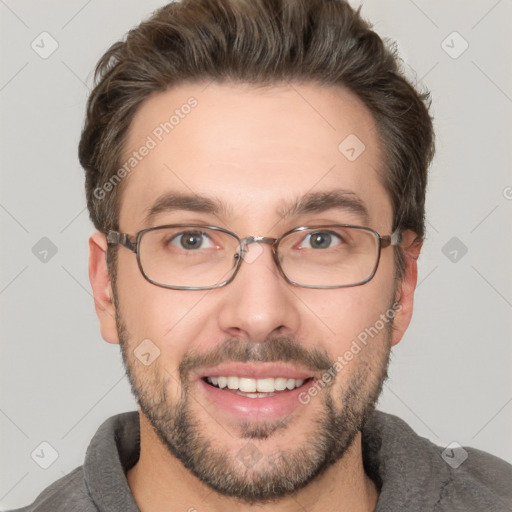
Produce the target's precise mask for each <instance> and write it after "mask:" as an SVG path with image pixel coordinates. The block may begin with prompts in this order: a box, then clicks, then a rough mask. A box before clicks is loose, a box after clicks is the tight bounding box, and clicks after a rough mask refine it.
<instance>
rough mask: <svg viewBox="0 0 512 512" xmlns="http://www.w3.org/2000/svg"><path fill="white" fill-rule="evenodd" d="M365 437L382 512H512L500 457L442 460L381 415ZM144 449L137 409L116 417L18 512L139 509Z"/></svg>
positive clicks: (511, 491)
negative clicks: (137, 486) (136, 492)
mask: <svg viewBox="0 0 512 512" xmlns="http://www.w3.org/2000/svg"><path fill="white" fill-rule="evenodd" d="M362 439H363V460H364V465H365V469H366V471H367V473H368V474H369V476H370V477H371V478H372V479H373V480H374V481H375V483H376V484H377V486H378V488H379V490H380V495H379V500H378V503H377V508H376V509H375V512H416V511H418V512H420V511H421V512H441V511H443V512H445V511H446V512H448V511H449V512H458V511H461V512H473V511H475V512H476V511H479V512H507V511H512V466H511V465H510V464H508V463H506V462H505V461H503V460H501V459H499V458H497V457H494V456H493V455H490V454H487V453H484V452H481V451H480V450H475V449H473V448H465V450H466V451H465V452H464V450H462V449H460V448H456V449H454V450H447V451H444V455H443V456H442V453H443V448H440V447H438V446H436V445H434V444H433V443H431V442H430V441H429V440H427V439H425V438H422V437H420V436H418V435H416V434H415V433H414V432H413V430H411V428H410V427H409V426H408V425H407V424H406V423H405V422H403V421H402V420H401V419H399V418H397V417H396V416H392V415H390V414H385V413H382V412H379V411H375V412H374V414H373V416H372V417H371V418H370V420H369V421H368V422H367V424H366V425H365V427H364V429H363V437H362ZM139 450H140V432H139V416H138V412H136V411H134V412H127V413H123V414H118V415H116V416H112V417H111V418H109V419H108V420H107V421H105V422H104V423H103V424H102V425H101V427H100V428H99V429H98V431H97V432H96V434H95V435H94V437H93V439H92V441H91V443H90V445H89V447H88V449H87V454H86V457H85V461H84V464H83V466H80V467H78V468H76V469H75V470H74V471H72V472H71V473H69V474H68V475H66V476H64V477H63V478H61V479H59V480H57V481H56V482H54V483H53V484H52V485H50V486H49V487H47V488H46V489H45V490H44V491H43V492H42V493H41V494H40V495H39V496H38V497H37V499H36V500H35V502H34V503H33V504H32V505H29V506H27V507H25V508H22V509H17V511H12V512H98V511H100V512H140V511H139V508H138V507H137V504H136V503H135V500H134V498H133V495H132V493H131V491H130V487H129V485H128V481H127V479H126V472H127V471H128V469H130V468H131V467H132V466H134V465H135V463H136V462H137V460H138V458H139ZM466 455H467V458H466V459H465V460H464V461H463V462H462V463H460V462H461V461H462V459H463V458H465V457H466ZM459 464H460V465H459Z"/></svg>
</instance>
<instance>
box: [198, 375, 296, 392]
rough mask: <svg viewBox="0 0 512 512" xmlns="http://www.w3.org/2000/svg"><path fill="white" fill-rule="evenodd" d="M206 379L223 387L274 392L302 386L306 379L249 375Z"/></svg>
mask: <svg viewBox="0 0 512 512" xmlns="http://www.w3.org/2000/svg"><path fill="white" fill-rule="evenodd" d="M206 380H207V381H208V382H209V383H210V384H213V385H214V386H218V387H219V388H221V389H223V388H225V387H226V386H227V388H228V389H238V390H239V391H241V392H243V393H254V392H256V391H258V392H260V393H273V392H274V391H284V390H285V389H290V390H291V389H295V388H298V387H299V386H302V384H303V383H304V379H287V378H285V377H278V378H276V379H274V378H265V379H249V378H247V377H233V376H229V377H207V378H206Z"/></svg>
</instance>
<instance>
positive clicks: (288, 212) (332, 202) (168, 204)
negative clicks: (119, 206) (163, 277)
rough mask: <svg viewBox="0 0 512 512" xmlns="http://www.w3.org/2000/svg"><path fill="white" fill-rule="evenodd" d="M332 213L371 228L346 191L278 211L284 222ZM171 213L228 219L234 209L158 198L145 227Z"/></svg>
mask: <svg viewBox="0 0 512 512" xmlns="http://www.w3.org/2000/svg"><path fill="white" fill-rule="evenodd" d="M332 209H336V210H341V211H346V212H349V213H352V214H355V215H357V216H358V217H359V218H360V219H361V220H362V221H363V222H364V223H365V225H368V224H369V219H370V216H369V213H368V209H367V208H366V206H365V204H364V202H363V201H362V200H361V199H360V198H359V197H358V196H357V194H356V193H355V192H352V191H350V190H343V189H336V190H330V191H326V192H309V193H307V194H306V195H304V196H303V197H300V198H298V199H296V200H295V201H293V202H291V203H287V204H285V205H284V206H282V207H281V208H278V210H277V214H278V215H279V216H280V217H282V219H286V218H290V217H295V216H299V215H302V214H306V213H321V212H324V211H327V210H332ZM172 211H191V212H199V213H209V214H212V215H215V216H220V217H225V218H226V217H228V216H230V215H232V209H231V208H229V207H228V206H227V205H225V204H224V203H223V202H221V201H220V200H219V199H216V198H212V197H206V196H200V195H196V194H184V193H181V192H168V193H165V194H162V195H161V196H160V197H158V198H157V200H156V201H155V202H154V204H153V205H152V206H151V207H150V208H148V209H147V213H146V215H145V217H144V223H146V224H150V223H151V222H152V221H153V219H154V217H156V216H157V215H158V214H160V213H164V212H172Z"/></svg>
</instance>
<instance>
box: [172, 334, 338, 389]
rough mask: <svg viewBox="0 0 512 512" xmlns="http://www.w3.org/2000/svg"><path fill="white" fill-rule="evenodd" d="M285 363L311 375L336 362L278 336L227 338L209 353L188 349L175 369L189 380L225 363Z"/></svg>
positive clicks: (313, 349) (319, 351)
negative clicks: (254, 339) (258, 339)
mask: <svg viewBox="0 0 512 512" xmlns="http://www.w3.org/2000/svg"><path fill="white" fill-rule="evenodd" d="M277 361H280V362H287V363H296V364H298V365H300V366H304V367H306V368H307V369H308V370H312V371H313V372H315V373H316V372H319V371H327V370H329V368H331V367H332V366H333V365H334V363H335V361H333V360H331V359H330V358H329V356H328V354H327V352H326V351H325V349H319V348H311V349H305V348H304V347H302V346H301V345H300V343H299V342H297V341H296V340H295V339H294V338H292V337H289V336H279V337H272V338H268V339H267V340H265V341H264V342H259V343H254V342H251V341H248V340H246V339H240V338H228V339H226V340H225V341H223V342H222V343H220V344H219V345H217V346H216V347H215V348H213V349H212V350H210V351H208V352H205V353H198V352H197V351H195V350H191V351H190V352H189V353H187V354H186V355H185V357H183V359H182V361H181V363H180V364H179V367H178V373H179V376H180V380H181V382H183V383H186V382H187V381H188V378H189V375H190V372H192V371H194V370H197V369H199V368H201V367H204V366H216V365H218V364H221V363H226V362H260V363H263V362H269V363H270V362H277Z"/></svg>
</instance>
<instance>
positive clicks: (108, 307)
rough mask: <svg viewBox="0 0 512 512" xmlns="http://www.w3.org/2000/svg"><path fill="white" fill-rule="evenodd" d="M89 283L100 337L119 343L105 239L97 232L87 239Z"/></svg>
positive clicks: (103, 235)
mask: <svg viewBox="0 0 512 512" xmlns="http://www.w3.org/2000/svg"><path fill="white" fill-rule="evenodd" d="M89 281H90V282H91V286H92V293H93V296H94V307H95V309H96V314H97V315H98V320H99V321H100V330H101V336H102V337H103V339H104V340H105V341H108V342H109V343H119V336H118V334H117V326H116V310H115V306H114V294H113V293H112V283H111V281H110V275H109V273H108V270H107V237H106V236H105V234H104V233H101V232H99V231H97V232H96V233H94V234H93V235H92V236H91V237H90V238H89Z"/></svg>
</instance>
